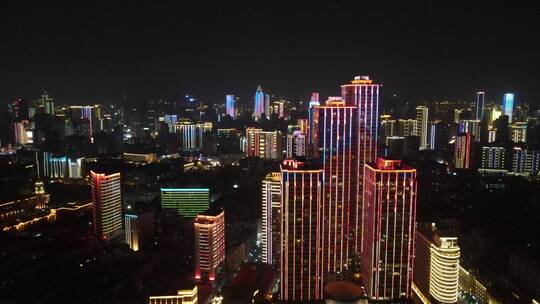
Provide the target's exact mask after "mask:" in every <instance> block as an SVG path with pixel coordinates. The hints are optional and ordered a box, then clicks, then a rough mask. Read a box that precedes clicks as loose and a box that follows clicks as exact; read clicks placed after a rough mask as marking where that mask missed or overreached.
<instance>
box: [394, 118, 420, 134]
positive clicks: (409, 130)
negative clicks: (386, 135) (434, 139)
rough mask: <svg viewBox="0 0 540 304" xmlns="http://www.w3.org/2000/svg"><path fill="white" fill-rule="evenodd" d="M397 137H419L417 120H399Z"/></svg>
mask: <svg viewBox="0 0 540 304" xmlns="http://www.w3.org/2000/svg"><path fill="white" fill-rule="evenodd" d="M397 124H398V128H397V130H398V131H397V136H401V137H405V136H415V135H418V134H417V133H416V132H417V128H416V125H417V121H416V120H415V119H398V121H397Z"/></svg>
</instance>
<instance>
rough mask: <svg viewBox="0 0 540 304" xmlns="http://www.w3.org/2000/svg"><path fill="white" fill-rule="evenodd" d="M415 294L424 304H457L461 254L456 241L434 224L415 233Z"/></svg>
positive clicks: (420, 228) (422, 227)
mask: <svg viewBox="0 0 540 304" xmlns="http://www.w3.org/2000/svg"><path fill="white" fill-rule="evenodd" d="M414 252H415V260H414V275H413V291H414V293H415V295H416V296H417V297H418V298H419V299H420V301H421V302H422V303H434V304H435V303H448V304H450V303H456V302H457V300H458V285H459V256H460V250H459V246H458V242H457V237H455V236H447V235H445V234H443V232H442V231H439V230H438V229H437V228H436V227H435V224H431V225H430V226H427V227H424V226H421V227H419V228H418V229H417V230H416V242H415V251H414Z"/></svg>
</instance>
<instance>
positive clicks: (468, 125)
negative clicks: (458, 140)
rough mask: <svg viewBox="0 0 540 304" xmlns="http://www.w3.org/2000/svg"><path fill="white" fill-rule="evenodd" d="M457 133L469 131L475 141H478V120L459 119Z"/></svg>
mask: <svg viewBox="0 0 540 304" xmlns="http://www.w3.org/2000/svg"><path fill="white" fill-rule="evenodd" d="M458 133H469V134H471V135H472V139H473V140H474V141H475V142H479V141H480V120H470V119H462V120H460V121H459V128H458Z"/></svg>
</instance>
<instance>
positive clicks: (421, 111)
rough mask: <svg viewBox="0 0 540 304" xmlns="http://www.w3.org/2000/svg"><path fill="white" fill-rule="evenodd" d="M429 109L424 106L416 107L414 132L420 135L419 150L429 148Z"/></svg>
mask: <svg viewBox="0 0 540 304" xmlns="http://www.w3.org/2000/svg"><path fill="white" fill-rule="evenodd" d="M428 119H429V109H428V107H425V106H418V107H416V134H417V135H418V136H420V150H427V149H429V145H428V124H429V120H428Z"/></svg>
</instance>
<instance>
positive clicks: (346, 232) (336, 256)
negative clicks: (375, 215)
mask: <svg viewBox="0 0 540 304" xmlns="http://www.w3.org/2000/svg"><path fill="white" fill-rule="evenodd" d="M317 109H318V112H319V114H318V118H319V119H318V130H319V132H318V133H319V135H318V141H319V142H318V147H319V149H318V150H319V157H320V159H321V162H322V169H323V170H324V189H323V202H322V208H323V210H322V224H323V226H322V227H321V229H322V230H321V231H322V238H323V239H322V250H323V251H322V256H321V261H322V265H323V268H324V271H325V272H328V273H337V272H343V271H345V270H346V269H347V268H348V266H349V258H351V259H352V254H351V256H349V254H350V253H352V252H358V251H357V250H356V249H357V246H358V242H357V240H358V239H357V237H358V235H359V232H360V229H361V228H360V224H361V223H360V219H359V218H358V215H359V214H361V210H360V206H359V205H358V203H359V200H358V199H357V193H358V182H359V179H358V178H359V177H358V174H357V167H356V161H357V159H356V157H358V150H357V149H358V144H357V140H358V137H357V135H358V133H357V131H358V128H357V119H358V115H357V110H358V108H357V107H356V106H347V105H345V102H343V101H337V100H329V101H327V102H326V103H325V105H324V106H319V107H317Z"/></svg>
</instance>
